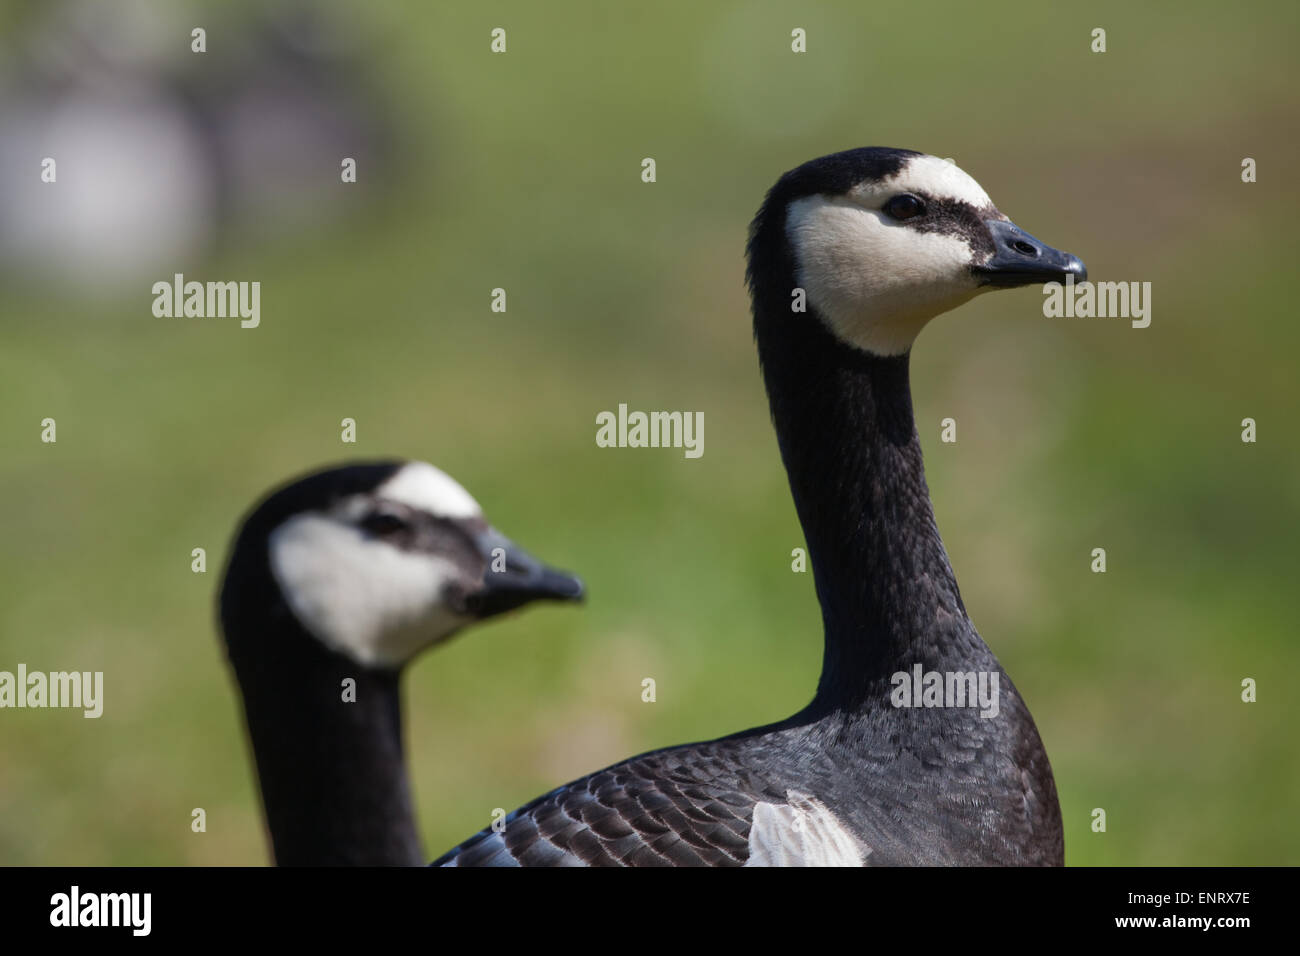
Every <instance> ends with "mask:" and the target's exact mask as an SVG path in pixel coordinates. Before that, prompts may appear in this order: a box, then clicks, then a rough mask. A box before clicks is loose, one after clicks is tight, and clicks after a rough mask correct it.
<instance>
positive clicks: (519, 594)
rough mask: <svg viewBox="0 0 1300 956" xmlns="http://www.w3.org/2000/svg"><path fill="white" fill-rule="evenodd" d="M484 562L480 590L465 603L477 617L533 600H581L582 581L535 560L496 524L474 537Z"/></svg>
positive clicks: (510, 608) (511, 609)
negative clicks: (499, 529) (485, 568)
mask: <svg viewBox="0 0 1300 956" xmlns="http://www.w3.org/2000/svg"><path fill="white" fill-rule="evenodd" d="M476 542H477V544H478V548H479V553H480V554H482V555H483V559H484V560H485V561H486V562H487V571H486V572H484V575H483V587H482V589H481V590H478V591H475V592H474V593H473V594H470V595H469V596H468V598H467V599H466V604H467V606H468V608H469V610H470V612H471V613H472V614H474V615H475V616H477V617H480V618H485V617H493V616H494V615H497V614H502V613H504V612H506V611H513V610H514V609H515V608H517V607H522V606H523V605H525V604H529V603H531V602H533V601H581V600H582V598H583V590H584V589H583V586H582V581H580V580H579V579H578V578H576V577H574V576H573V575H572V574H569V573H568V572H567V571H557V570H556V569H555V568H552V567H548V566H547V565H545V564H543V563H542V562H540V561H538V560H537V559H536V558H534V557H533V556H532V555H531V554H529V553H528V552H527V551H525V550H523V549H522V548H520V547H519V546H518V545H517V544H515V543H514V542H513V541H511V540H510V539H509V538H507V537H506V536H505V535H503V534H502V533H501V532H500V531H497V530H496V529H495V528H489V529H488V530H487V531H485V532H483V533H482V534H480V535H479V536H478V538H477V539H476Z"/></svg>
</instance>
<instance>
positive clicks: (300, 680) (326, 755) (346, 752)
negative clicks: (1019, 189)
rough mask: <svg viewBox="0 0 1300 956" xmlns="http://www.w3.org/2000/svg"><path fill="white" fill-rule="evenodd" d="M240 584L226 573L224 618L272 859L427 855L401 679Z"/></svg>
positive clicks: (272, 595) (302, 862)
mask: <svg viewBox="0 0 1300 956" xmlns="http://www.w3.org/2000/svg"><path fill="white" fill-rule="evenodd" d="M241 583H242V584H249V583H250V582H249V581H248V580H247V579H244V581H243V582H241V581H240V580H238V577H237V576H235V575H233V574H232V577H231V578H230V579H228V581H227V586H226V589H225V592H224V593H223V624H224V626H225V630H226V640H227V645H228V648H229V651H230V659H231V662H232V664H233V665H234V668H235V673H236V676H237V677H238V679H239V684H240V688H241V690H242V691H243V697H244V712H245V715H246V716H247V719H248V732H249V736H250V737H251V739H252V744H253V751H254V754H255V755H256V759H257V771H258V778H259V780H260V781H261V788H262V800H263V804H264V806H265V808H266V819H267V825H268V826H269V828H270V831H271V841H272V843H273V845H274V849H275V860H276V863H278V864H279V865H281V866H332V865H356V866H415V865H420V864H422V863H424V862H426V860H425V857H424V855H423V853H422V852H421V849H420V841H419V835H418V833H417V832H416V827H415V817H414V814H413V812H412V809H411V796H410V785H409V783H408V780H407V774H406V761H405V755H404V753H403V750H402V716H401V699H400V693H399V686H398V681H399V679H400V675H399V674H398V673H397V672H396V671H376V670H370V669H367V668H365V667H362V666H360V665H358V664H356V663H354V662H353V661H351V660H350V659H348V658H346V657H344V656H342V655H339V654H336V653H334V652H332V651H330V650H328V649H326V648H325V647H324V646H323V645H322V644H320V642H318V641H317V640H315V639H314V638H313V637H311V636H310V635H308V634H307V633H306V632H305V631H304V630H303V629H302V627H301V626H300V625H299V624H298V622H297V620H296V619H295V618H294V617H293V616H292V615H291V614H290V613H289V611H288V609H287V608H286V607H285V606H284V604H283V601H282V600H281V599H280V598H279V595H278V591H274V590H267V589H266V588H265V587H264V586H262V585H260V584H253V585H252V586H251V587H241V586H240V585H241ZM259 601H265V602H267V603H263V604H260V605H259V603H258V602H259ZM268 607H269V608H271V611H270V613H269V614H268V613H267V608H268ZM347 679H351V680H354V681H355V682H356V685H355V693H352V692H351V691H348V690H346V689H345V687H344V681H345V680H347ZM352 698H355V699H354V700H353V699H352Z"/></svg>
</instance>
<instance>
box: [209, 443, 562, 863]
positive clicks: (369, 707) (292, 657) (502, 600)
mask: <svg viewBox="0 0 1300 956" xmlns="http://www.w3.org/2000/svg"><path fill="white" fill-rule="evenodd" d="M581 596H582V584H581V582H579V581H578V579H577V578H575V577H573V576H571V575H569V574H565V573H563V572H560V571H555V570H553V569H551V568H548V567H546V566H545V565H543V564H541V563H539V562H538V561H537V560H536V559H534V558H532V557H531V556H530V555H528V554H527V553H526V552H524V551H521V550H520V549H519V548H518V547H516V546H515V545H514V544H512V543H511V542H510V540H509V539H507V538H506V537H504V536H503V535H502V534H501V533H500V532H498V531H496V530H495V529H494V528H493V527H492V526H491V525H489V524H488V523H487V521H486V520H485V519H484V517H483V513H482V511H481V510H480V508H479V506H478V504H477V503H476V502H475V501H474V499H473V498H472V497H470V495H469V493H468V492H466V491H465V489H464V488H462V487H461V486H460V485H459V484H457V483H456V482H455V481H454V480H452V479H451V478H450V477H449V476H448V475H446V474H444V473H443V472H441V471H439V470H438V469H436V468H434V467H433V466H432V465H429V464H425V463H423V462H401V461H388V462H376V463H366V464H353V465H346V466H343V467H337V468H331V469H329V470H326V471H321V472H317V473H315V474H312V475H310V476H307V477H305V478H302V479H299V480H297V481H294V482H292V483H291V484H289V485H287V486H285V487H283V488H280V489H279V490H277V491H275V492H274V493H272V494H271V495H270V496H269V497H267V498H266V499H265V500H264V501H262V503H261V504H260V505H258V506H257V507H256V508H255V509H254V510H253V511H252V513H251V514H249V515H248V517H247V518H246V519H245V520H244V522H243V525H242V527H241V528H240V530H239V532H238V534H237V535H236V538H235V542H234V545H233V547H232V549H231V556H230V561H229V563H228V565H227V568H226V573H225V579H224V583H223V586H222V589H221V597H220V611H221V624H222V630H223V632H224V636H225V641H226V648H227V653H228V656H229V658H230V663H231V665H232V666H233V669H234V672H235V676H236V678H237V680H238V683H239V687H240V690H241V691H242V693H243V700H244V713H245V716H246V718H247V724H248V733H249V737H250V738H251V741H252V745H253V752H254V755H255V758H256V763H257V772H258V778H259V780H260V782H261V788H262V801H263V804H264V806H265V809H266V819H267V824H268V827H269V829H270V833H271V841H272V844H273V849H274V855H275V860H276V862H277V863H279V864H280V865H317V866H319V865H336V864H354V865H417V864H421V863H423V862H425V861H426V860H427V859H428V857H426V856H424V855H423V853H422V851H421V849H420V842H419V838H418V836H417V833H416V827H415V819H414V815H413V813H412V811H411V795H410V787H409V785H408V782H407V775H406V763H405V758H404V755H403V750H402V714H401V698H400V692H399V680H400V677H401V670H402V668H403V666H404V665H405V664H406V662H407V661H409V660H410V659H411V658H412V657H413V656H414V655H415V654H417V653H418V652H419V651H421V650H423V649H424V648H426V647H430V646H432V645H434V644H437V643H439V642H441V641H444V640H446V639H447V638H448V637H450V636H451V635H452V634H454V633H455V632H456V631H458V630H459V629H461V628H463V627H465V626H467V625H470V624H473V623H474V622H476V621H479V620H482V619H484V618H488V617H492V616H493V615H496V614H500V613H502V612H505V611H509V610H511V609H513V608H517V607H519V606H521V605H523V604H527V603H528V602H530V601H535V600H539V599H556V600H565V601H568V600H576V599H578V598H580V597H581ZM348 681H352V682H354V683H353V684H348V683H346V682H348Z"/></svg>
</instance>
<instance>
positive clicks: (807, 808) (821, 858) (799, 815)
mask: <svg viewBox="0 0 1300 956" xmlns="http://www.w3.org/2000/svg"><path fill="white" fill-rule="evenodd" d="M785 798H786V799H787V800H788V801H790V802H789V803H760V804H757V805H756V806H755V807H754V822H753V825H752V826H750V828H749V859H747V860H746V861H745V866H862V865H864V863H865V862H866V858H867V855H868V854H869V853H871V848H870V847H867V846H864V845H863V843H862V841H861V840H859V839H858V838H857V837H856V836H854V835H853V833H852V832H851V831H850V830H849V829H848V827H846V826H845V825H844V824H843V823H842V822H841V821H840V819H839V818H838V817H836V816H835V814H833V813H831V811H830V810H828V809H826V806H825V805H824V804H823V803H822V802H821V801H820V800H816V799H814V798H812V797H810V796H808V794H806V793H800V792H799V791H797V790H787V791H786V794H785Z"/></svg>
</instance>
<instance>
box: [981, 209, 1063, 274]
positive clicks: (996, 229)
mask: <svg viewBox="0 0 1300 956" xmlns="http://www.w3.org/2000/svg"><path fill="white" fill-rule="evenodd" d="M984 224H985V225H986V226H988V229H989V233H990V234H991V235H992V236H993V255H992V256H991V257H990V258H989V259H988V261H987V262H985V263H984V264H982V265H978V266H974V267H972V269H971V271H972V272H973V273H975V278H976V280H977V281H978V282H979V284H980V285H982V286H993V287H994V288H998V289H1014V288H1016V287H1018V286H1022V285H1042V284H1043V283H1045V282H1064V281H1065V280H1066V277H1067V276H1074V281H1075V282H1082V281H1083V280H1084V279H1086V278H1088V269H1087V267H1086V266H1084V264H1083V260H1082V259H1080V258H1079V257H1078V256H1076V255H1071V254H1070V253H1068V252H1062V251H1061V250H1060V249H1053V248H1052V247H1051V246H1049V245H1048V244H1047V243H1045V242H1043V241H1042V240H1039V239H1035V238H1034V237H1033V236H1031V235H1030V234H1029V233H1027V232H1025V231H1024V230H1023V229H1021V228H1020V227H1019V226H1017V225H1016V224H1015V223H1014V222H1008V221H1006V220H1003V219H989V220H987V221H986V222H985V223H984Z"/></svg>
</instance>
